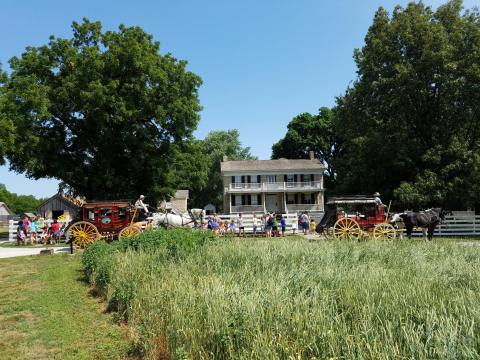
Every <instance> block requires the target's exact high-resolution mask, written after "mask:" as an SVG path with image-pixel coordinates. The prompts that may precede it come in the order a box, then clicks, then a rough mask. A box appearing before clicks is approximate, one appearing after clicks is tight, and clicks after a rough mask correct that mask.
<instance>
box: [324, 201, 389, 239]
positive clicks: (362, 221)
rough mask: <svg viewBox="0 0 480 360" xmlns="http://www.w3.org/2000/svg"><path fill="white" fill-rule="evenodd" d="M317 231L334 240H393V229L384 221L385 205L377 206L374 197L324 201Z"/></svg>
mask: <svg viewBox="0 0 480 360" xmlns="http://www.w3.org/2000/svg"><path fill="white" fill-rule="evenodd" d="M317 231H318V232H320V233H323V234H324V235H326V236H329V235H330V236H333V237H335V238H336V239H351V238H361V237H370V236H373V237H374V238H375V239H393V238H395V237H396V234H397V233H396V230H395V228H394V227H393V226H392V225H391V224H390V223H389V222H388V211H387V213H385V206H383V205H381V206H377V205H376V203H375V198H374V197H369V196H363V195H356V196H338V197H334V198H331V199H330V200H328V201H327V210H326V212H325V216H324V217H323V219H322V221H321V222H320V224H319V225H318V227H317Z"/></svg>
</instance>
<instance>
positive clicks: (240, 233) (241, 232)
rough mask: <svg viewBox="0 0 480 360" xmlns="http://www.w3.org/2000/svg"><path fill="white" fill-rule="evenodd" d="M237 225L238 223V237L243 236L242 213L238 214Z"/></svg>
mask: <svg viewBox="0 0 480 360" xmlns="http://www.w3.org/2000/svg"><path fill="white" fill-rule="evenodd" d="M237 225H238V237H240V236H242V235H243V237H245V225H244V223H243V217H242V213H240V214H238V219H237Z"/></svg>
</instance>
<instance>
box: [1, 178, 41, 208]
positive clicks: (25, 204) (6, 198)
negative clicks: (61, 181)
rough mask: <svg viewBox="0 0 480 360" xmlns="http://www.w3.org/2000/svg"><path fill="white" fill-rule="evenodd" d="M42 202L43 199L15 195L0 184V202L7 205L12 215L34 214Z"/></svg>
mask: <svg viewBox="0 0 480 360" xmlns="http://www.w3.org/2000/svg"><path fill="white" fill-rule="evenodd" d="M44 201H45V199H37V198H36V197H35V196H33V195H17V194H15V193H12V192H10V191H8V190H7V188H6V186H5V185H4V184H0V202H4V203H5V204H7V206H8V208H9V209H10V210H11V211H12V212H13V213H14V214H20V213H24V212H32V213H35V211H36V209H37V207H38V206H39V205H40V204H41V203H42V202H44Z"/></svg>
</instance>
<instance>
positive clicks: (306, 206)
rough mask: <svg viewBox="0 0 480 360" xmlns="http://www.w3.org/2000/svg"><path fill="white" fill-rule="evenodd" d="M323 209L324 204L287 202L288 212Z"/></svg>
mask: <svg viewBox="0 0 480 360" xmlns="http://www.w3.org/2000/svg"><path fill="white" fill-rule="evenodd" d="M296 211H323V205H322V204H287V212H296Z"/></svg>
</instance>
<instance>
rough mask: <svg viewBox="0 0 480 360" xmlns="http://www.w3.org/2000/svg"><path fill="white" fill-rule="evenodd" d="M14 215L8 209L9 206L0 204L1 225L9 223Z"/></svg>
mask: <svg viewBox="0 0 480 360" xmlns="http://www.w3.org/2000/svg"><path fill="white" fill-rule="evenodd" d="M13 215H15V214H14V213H13V212H12V211H11V210H10V209H9V208H8V206H7V204H5V203H4V202H0V224H4V223H8V220H10V219H12V218H13Z"/></svg>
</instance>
